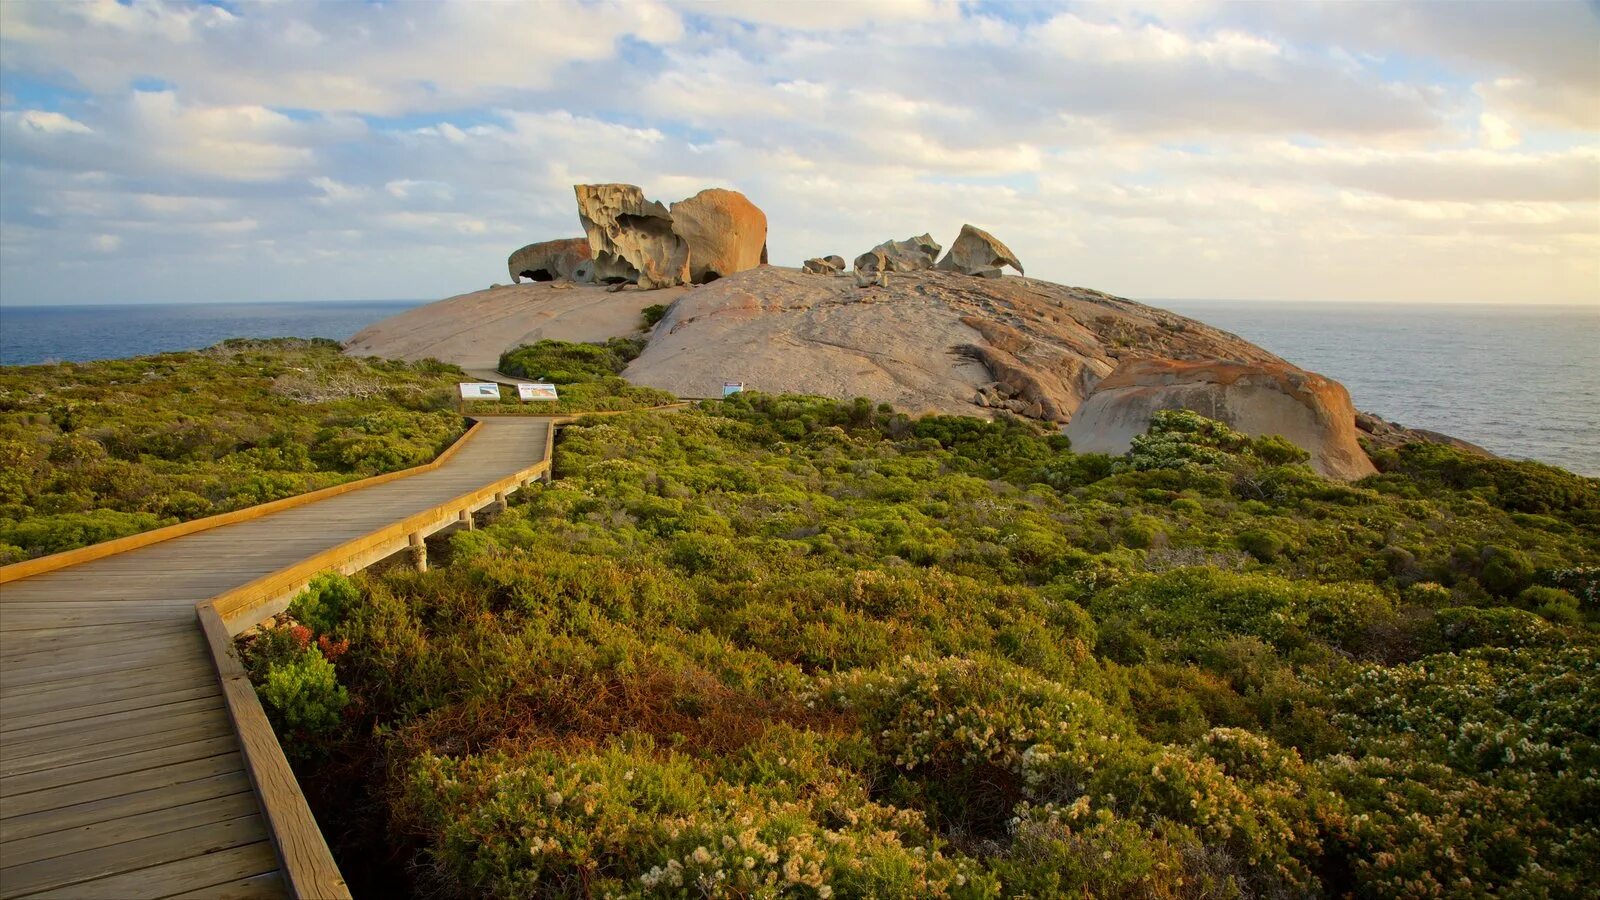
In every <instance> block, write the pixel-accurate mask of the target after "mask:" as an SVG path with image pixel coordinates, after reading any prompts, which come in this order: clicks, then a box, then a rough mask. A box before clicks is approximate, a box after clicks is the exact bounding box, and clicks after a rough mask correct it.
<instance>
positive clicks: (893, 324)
mask: <svg viewBox="0 0 1600 900" xmlns="http://www.w3.org/2000/svg"><path fill="white" fill-rule="evenodd" d="M869 268H871V267H869ZM857 274H858V275H859V274H861V273H860V272H858V273H857ZM876 274H877V275H883V274H885V273H883V272H882V271H877V273H876ZM891 277H892V280H891V281H889V282H888V284H887V285H884V286H882V287H879V288H876V289H873V290H870V291H859V290H857V289H856V288H855V287H854V286H853V281H852V280H850V279H844V278H818V277H816V276H815V275H809V274H806V273H804V272H802V271H800V270H797V269H785V268H780V267H776V266H766V267H763V268H760V269H755V270H752V271H748V272H741V273H739V274H737V275H731V276H729V277H727V278H723V279H721V280H719V281H717V282H715V283H714V284H709V285H706V286H704V287H701V288H697V289H695V290H693V291H690V292H688V293H686V294H684V295H683V296H682V297H681V298H680V299H679V300H678V302H677V303H675V304H673V305H672V306H671V308H669V309H668V310H667V314H666V316H665V317H664V318H663V319H662V320H661V322H660V323H658V324H657V325H656V328H655V331H654V332H653V333H652V336H651V340H650V344H649V345H648V346H647V347H646V348H645V350H644V353H643V354H641V355H640V356H639V358H638V359H636V360H635V361H634V362H633V364H632V366H630V368H629V369H628V370H627V372H626V373H624V374H625V375H626V377H627V378H629V379H630V380H632V381H635V382H636V383H638V384H644V385H649V386H651V387H660V388H665V389H667V390H671V391H675V392H677V393H679V394H680V395H683V396H691V397H702V396H708V395H711V394H714V393H716V392H717V391H718V390H719V389H720V386H721V383H722V381H724V380H728V381H743V382H745V383H746V384H748V385H750V386H751V387H752V388H754V389H756V390H764V391H773V392H781V391H792V392H800V393H815V394H823V395H826V396H832V397H841V398H850V397H868V398H870V399H872V400H874V401H882V402H888V403H893V404H894V405H895V406H896V407H897V408H900V409H903V410H905V411H907V412H911V413H922V412H944V413H955V414H965V415H980V416H992V415H994V414H995V413H996V411H998V410H1006V411H1009V412H1015V413H1017V414H1019V415H1031V416H1036V417H1038V418H1040V419H1043V420H1046V421H1052V422H1065V421H1066V420H1067V419H1068V418H1069V417H1070V416H1071V415H1072V413H1073V411H1074V410H1076V409H1077V408H1078V406H1079V404H1080V403H1082V402H1083V399H1084V398H1085V397H1087V396H1088V395H1089V394H1090V393H1091V392H1092V391H1093V390H1094V387H1095V385H1096V384H1097V383H1099V381H1100V379H1101V378H1104V377H1105V376H1106V375H1108V374H1110V373H1111V371H1112V370H1113V369H1115V368H1116V367H1117V365H1118V364H1119V363H1120V362H1121V361H1123V360H1124V359H1130V358H1139V357H1171V358H1190V359H1214V358H1233V359H1240V360H1244V361H1247V362H1263V363H1279V364H1282V362H1283V361H1282V360H1280V359H1278V358H1277V357H1275V356H1273V355H1272V354H1270V353H1268V352H1266V351H1265V350H1262V349H1260V348H1258V347H1255V346H1253V345H1251V344H1249V343H1247V342H1245V341H1244V340H1241V339H1240V338H1237V337H1234V336H1233V335H1230V334H1227V333H1225V332H1221V331H1218V330H1216V329H1214V328H1211V327H1209V326H1206V325H1203V324H1201V323H1199V322H1196V321H1193V320H1191V319H1185V318H1183V317H1181V316H1177V315H1174V314H1172V313H1168V312H1166V311H1164V310H1159V309H1154V308H1152V307H1148V306H1144V305H1142V304H1139V303H1135V302H1133V301H1131V300H1122V299H1119V298H1116V297H1112V296H1109V295H1106V294H1102V293H1099V292H1097V291H1090V290H1085V289H1082V288H1070V287H1064V286H1061V285H1056V284H1050V283H1049V282H1044V281H1038V280H1034V279H1021V278H1002V279H998V280H993V281H991V280H978V279H974V278H971V277H968V276H966V275H960V274H957V273H955V272H940V271H936V270H925V271H920V272H908V273H896V274H894V275H892V276H891ZM986 386H987V387H989V391H987V392H985V391H983V389H984V388H985V387H986ZM980 393H987V394H988V395H989V396H994V397H998V398H999V399H1000V400H1001V401H1004V402H990V401H988V400H986V402H985V404H984V405H979V404H977V403H975V400H976V398H977V397H978V395H979V394H980Z"/></svg>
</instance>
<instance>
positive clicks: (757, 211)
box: [671, 188, 767, 284]
mask: <svg viewBox="0 0 1600 900" xmlns="http://www.w3.org/2000/svg"><path fill="white" fill-rule="evenodd" d="M671 214H672V230H673V231H674V232H676V233H677V235H678V237H680V238H682V239H683V240H684V241H685V242H686V243H687V244H688V245H689V279H690V280H691V281H693V282H694V283H695V284H705V283H707V282H710V281H716V280H717V279H718V278H721V277H723V276H724V275H732V274H733V273H734V272H743V271H744V270H746V269H754V268H755V267H756V266H759V265H761V264H762V263H764V262H766V261H767V214H766V213H764V212H762V211H761V208H760V207H758V206H756V205H755V204H754V203H751V202H750V199H749V198H748V197H746V196H745V195H743V194H741V193H739V192H738V191H730V190H725V189H723V188H707V189H706V190H703V191H701V192H700V193H698V194H695V195H694V196H693V197H690V198H689V199H687V200H679V201H678V202H677V203H674V204H672V210H671Z"/></svg>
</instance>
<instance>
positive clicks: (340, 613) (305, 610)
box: [288, 572, 361, 635]
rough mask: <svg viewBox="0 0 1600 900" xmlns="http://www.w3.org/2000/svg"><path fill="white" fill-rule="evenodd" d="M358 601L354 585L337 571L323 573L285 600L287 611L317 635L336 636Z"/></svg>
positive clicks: (359, 598)
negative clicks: (292, 596)
mask: <svg viewBox="0 0 1600 900" xmlns="http://www.w3.org/2000/svg"><path fill="white" fill-rule="evenodd" d="M360 602H361V590H360V588H357V587H356V585H355V582H353V581H351V580H350V579H349V578H346V577H345V576H343V575H340V574H338V573H337V572H324V573H323V574H321V575H318V576H316V577H315V578H313V579H311V583H310V584H309V585H306V588H305V590H302V591H301V592H300V593H298V594H296V595H295V597H294V599H293V600H290V601H289V609H288V612H289V615H290V616H291V617H293V618H294V619H296V620H298V621H300V622H303V623H305V625H306V626H307V627H309V628H310V629H311V630H312V631H313V632H314V633H316V634H317V635H324V634H336V633H338V631H339V626H340V625H341V624H342V623H343V622H344V620H345V618H346V617H347V616H349V615H350V611H351V609H353V608H354V607H355V605H356V604H357V603H360Z"/></svg>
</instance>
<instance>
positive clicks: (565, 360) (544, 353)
mask: <svg viewBox="0 0 1600 900" xmlns="http://www.w3.org/2000/svg"><path fill="white" fill-rule="evenodd" d="M643 349H644V339H643V338H613V339H611V340H609V341H607V342H605V343H603V344H582V343H573V342H571V341H539V342H537V343H533V344H525V345H523V346H521V347H517V348H515V349H512V350H507V351H506V352H505V353H503V354H501V355H500V371H501V372H503V373H505V374H506V375H510V376H511V377H513V378H525V379H527V380H528V381H539V382H545V383H548V384H553V385H555V386H556V390H557V393H558V395H559V396H560V398H561V399H560V400H558V401H556V402H554V403H551V402H549V401H537V402H532V403H527V404H521V405H520V406H519V407H518V411H520V412H532V413H534V414H536V415H565V414H567V413H579V412H600V411H614V410H628V409H642V408H645V407H650V406H663V405H665V404H668V403H672V402H674V401H676V400H677V399H678V398H677V397H674V396H673V395H672V394H670V393H668V392H666V391H660V390H656V389H655V388H647V387H639V386H637V385H633V384H629V383H628V382H627V381H626V380H624V379H623V377H622V370H623V369H625V368H627V367H628V363H629V362H631V361H632V360H633V358H634V357H636V356H638V355H639V353H640V351H642V350H643ZM501 394H502V397H501V402H500V403H499V404H488V403H473V404H470V407H471V409H473V410H481V411H485V412H496V413H503V412H506V411H507V410H505V409H504V407H506V406H508V405H512V404H516V403H517V402H518V401H517V398H516V397H515V396H513V395H514V394H515V390H514V389H512V388H509V387H508V388H506V389H505V390H503V391H502V392H501Z"/></svg>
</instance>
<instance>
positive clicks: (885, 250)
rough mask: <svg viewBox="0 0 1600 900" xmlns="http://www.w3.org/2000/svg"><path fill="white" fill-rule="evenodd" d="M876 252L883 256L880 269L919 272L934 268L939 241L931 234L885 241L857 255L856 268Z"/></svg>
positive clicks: (884, 270)
mask: <svg viewBox="0 0 1600 900" xmlns="http://www.w3.org/2000/svg"><path fill="white" fill-rule="evenodd" d="M874 253H877V254H881V255H882V258H883V262H882V263H881V264H880V269H879V271H883V272H917V271H921V270H922V269H931V268H933V264H934V261H935V260H937V259H938V258H939V242H938V241H936V240H934V239H933V235H929V234H921V235H917V236H916V237H909V238H906V239H905V240H903V241H884V242H883V243H881V244H879V245H878V246H876V247H873V248H872V249H871V250H868V251H867V252H866V253H863V254H861V255H860V256H858V257H856V268H857V269H859V268H861V261H862V260H864V259H866V258H867V257H869V256H871V255H872V254H874Z"/></svg>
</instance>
